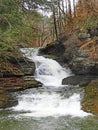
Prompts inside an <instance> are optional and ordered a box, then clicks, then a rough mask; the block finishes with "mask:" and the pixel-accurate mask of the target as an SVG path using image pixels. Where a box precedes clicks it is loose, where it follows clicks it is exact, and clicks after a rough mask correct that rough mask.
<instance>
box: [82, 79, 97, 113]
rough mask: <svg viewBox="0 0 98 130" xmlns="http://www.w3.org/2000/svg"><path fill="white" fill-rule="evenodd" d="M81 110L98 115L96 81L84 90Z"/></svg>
mask: <svg viewBox="0 0 98 130" xmlns="http://www.w3.org/2000/svg"><path fill="white" fill-rule="evenodd" d="M82 108H83V110H85V111H87V112H91V113H93V114H98V79H96V80H93V81H91V83H90V84H89V85H88V86H87V87H86V88H85V96H84V99H83V102H82Z"/></svg>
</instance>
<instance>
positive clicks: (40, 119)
mask: <svg viewBox="0 0 98 130" xmlns="http://www.w3.org/2000/svg"><path fill="white" fill-rule="evenodd" d="M22 52H23V53H25V56H26V57H28V58H29V59H30V60H31V61H34V62H35V65H36V70H35V76H34V77H35V79H36V80H38V81H40V82H42V83H43V87H41V88H33V89H29V90H25V91H23V92H19V93H15V95H16V97H17V99H18V105H17V106H15V107H12V108H9V109H6V110H1V111H0V130H98V122H97V119H96V118H94V116H92V115H91V114H89V113H86V112H84V111H83V110H81V103H80V102H81V98H82V95H83V88H79V86H67V85H62V79H63V78H65V77H68V76H70V75H71V72H70V70H69V69H64V68H62V67H61V66H60V65H59V64H58V63H57V62H56V61H54V60H52V59H48V58H45V57H43V56H37V49H22Z"/></svg>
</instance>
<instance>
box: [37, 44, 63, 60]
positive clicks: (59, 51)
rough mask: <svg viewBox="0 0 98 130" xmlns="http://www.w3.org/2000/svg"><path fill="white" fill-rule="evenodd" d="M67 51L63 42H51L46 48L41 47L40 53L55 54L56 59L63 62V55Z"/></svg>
mask: <svg viewBox="0 0 98 130" xmlns="http://www.w3.org/2000/svg"><path fill="white" fill-rule="evenodd" d="M64 52H65V46H64V45H63V44H62V43H58V44H50V45H48V46H46V47H45V48H41V49H40V50H39V55H48V56H49V55H50V56H51V55H53V57H56V60H57V61H59V62H63V57H62V58H61V56H62V55H63V54H64Z"/></svg>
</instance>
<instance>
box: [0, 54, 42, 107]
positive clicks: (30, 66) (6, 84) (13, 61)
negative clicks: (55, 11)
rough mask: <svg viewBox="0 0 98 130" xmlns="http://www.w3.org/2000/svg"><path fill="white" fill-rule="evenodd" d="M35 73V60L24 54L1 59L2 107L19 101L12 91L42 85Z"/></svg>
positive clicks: (0, 96) (0, 86) (0, 95)
mask: <svg viewBox="0 0 98 130" xmlns="http://www.w3.org/2000/svg"><path fill="white" fill-rule="evenodd" d="M34 73H35V64H34V62H31V61H29V60H28V59H27V58H24V57H23V56H22V55H20V56H18V57H17V56H16V57H15V56H10V57H9V59H8V60H4V59H2V58H1V59H0V108H6V107H11V106H14V105H16V104H17V103H18V102H17V99H15V98H14V97H13V96H12V94H11V93H13V92H16V91H23V90H25V89H29V88H35V87H41V86H42V83H40V82H39V81H36V80H35V79H34V77H33V76H34ZM27 76H30V77H31V78H28V77H27Z"/></svg>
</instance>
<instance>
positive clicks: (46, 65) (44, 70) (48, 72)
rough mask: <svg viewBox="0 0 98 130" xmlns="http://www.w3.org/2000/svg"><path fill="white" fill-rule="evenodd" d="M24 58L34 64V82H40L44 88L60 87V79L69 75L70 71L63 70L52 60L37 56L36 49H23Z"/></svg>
mask: <svg viewBox="0 0 98 130" xmlns="http://www.w3.org/2000/svg"><path fill="white" fill-rule="evenodd" d="M22 51H23V52H24V53H25V54H26V56H27V57H28V58H29V59H30V60H32V61H34V62H35V65H36V71H35V78H36V80H38V81H40V82H42V83H43V84H44V85H46V86H60V85H61V84H62V79H63V78H66V77H68V76H69V75H70V73H71V72H70V70H69V69H65V68H63V67H62V66H60V64H59V63H57V62H56V61H55V60H53V59H49V58H45V57H43V56H37V53H38V49H36V50H35V49H31V48H30V49H29V51H28V49H23V50H22Z"/></svg>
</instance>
